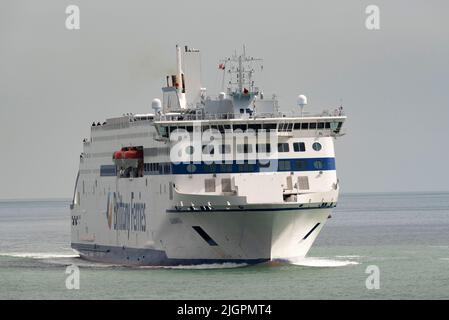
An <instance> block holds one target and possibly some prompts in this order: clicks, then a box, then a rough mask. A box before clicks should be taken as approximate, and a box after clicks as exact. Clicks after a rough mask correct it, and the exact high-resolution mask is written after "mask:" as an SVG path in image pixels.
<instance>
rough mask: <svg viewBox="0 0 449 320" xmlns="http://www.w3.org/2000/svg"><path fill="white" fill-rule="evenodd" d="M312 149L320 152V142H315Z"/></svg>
mask: <svg viewBox="0 0 449 320" xmlns="http://www.w3.org/2000/svg"><path fill="white" fill-rule="evenodd" d="M312 148H313V150H315V151H320V150H321V148H322V147H321V143H319V142H314V143H313V144H312Z"/></svg>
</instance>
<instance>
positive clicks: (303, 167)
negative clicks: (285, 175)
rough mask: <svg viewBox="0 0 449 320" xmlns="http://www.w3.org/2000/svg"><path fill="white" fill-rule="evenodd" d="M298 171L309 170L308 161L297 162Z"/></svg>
mask: <svg viewBox="0 0 449 320" xmlns="http://www.w3.org/2000/svg"><path fill="white" fill-rule="evenodd" d="M295 164H296V170H298V171H304V170H306V169H307V161H306V160H296V161H295Z"/></svg>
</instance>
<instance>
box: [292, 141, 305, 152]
mask: <svg viewBox="0 0 449 320" xmlns="http://www.w3.org/2000/svg"><path fill="white" fill-rule="evenodd" d="M293 150H294V151H295V152H304V151H306V145H305V144H304V142H294V143H293Z"/></svg>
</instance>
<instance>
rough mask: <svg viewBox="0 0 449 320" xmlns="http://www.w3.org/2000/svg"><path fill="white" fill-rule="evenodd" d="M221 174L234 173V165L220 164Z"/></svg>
mask: <svg viewBox="0 0 449 320" xmlns="http://www.w3.org/2000/svg"><path fill="white" fill-rule="evenodd" d="M220 172H232V164H220Z"/></svg>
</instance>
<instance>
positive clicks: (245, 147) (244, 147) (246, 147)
mask: <svg viewBox="0 0 449 320" xmlns="http://www.w3.org/2000/svg"><path fill="white" fill-rule="evenodd" d="M237 152H238V153H252V152H253V146H252V145H251V144H246V143H245V144H238V145H237Z"/></svg>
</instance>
